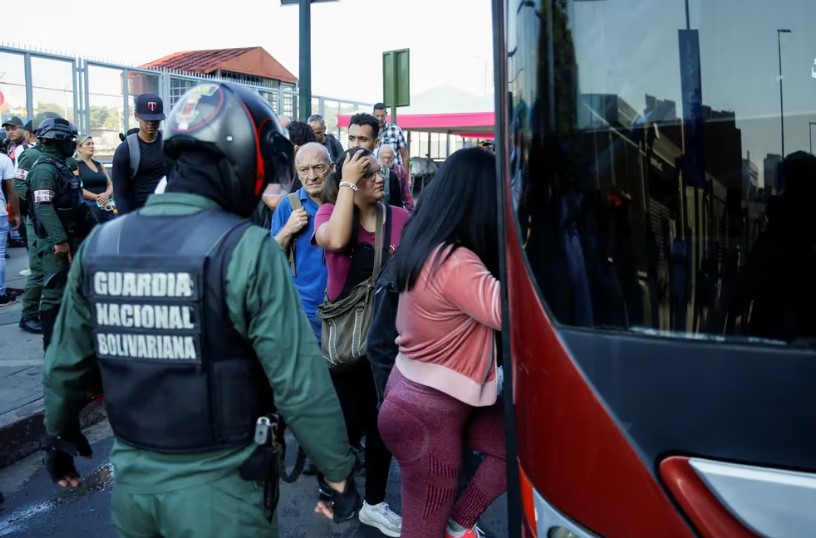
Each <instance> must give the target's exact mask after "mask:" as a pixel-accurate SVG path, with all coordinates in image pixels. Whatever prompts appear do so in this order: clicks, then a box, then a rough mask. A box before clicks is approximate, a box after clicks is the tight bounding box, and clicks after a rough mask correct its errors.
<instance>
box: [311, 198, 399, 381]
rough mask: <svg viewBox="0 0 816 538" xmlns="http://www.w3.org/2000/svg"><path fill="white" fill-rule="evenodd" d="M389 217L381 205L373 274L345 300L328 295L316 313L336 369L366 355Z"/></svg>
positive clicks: (325, 351)
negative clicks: (329, 298)
mask: <svg viewBox="0 0 816 538" xmlns="http://www.w3.org/2000/svg"><path fill="white" fill-rule="evenodd" d="M390 220H391V219H387V218H386V206H385V205H384V204H379V206H378V211H377V229H376V232H375V236H374V270H373V272H372V273H371V276H370V277H369V278H367V279H366V280H364V281H362V282H360V283H359V284H357V285H356V286H354V287H353V288H351V290H350V291H349V294H348V295H347V296H345V297H343V298H342V299H339V300H338V301H335V302H331V301H329V300H328V298H327V299H326V300H325V301H324V302H323V304H321V305H320V306H318V308H317V316H318V317H319V318H320V319H321V320H322V321H323V329H322V333H321V337H322V338H321V340H322V342H321V345H322V348H323V357H324V358H325V359H326V360H327V361H328V363H329V368H331V369H333V370H342V369H344V368H349V367H351V366H353V365H355V364H356V363H357V362H359V361H360V360H361V359H362V358H364V357H365V356H366V345H367V342H368V328H369V325H370V324H371V311H372V306H373V301H374V288H375V286H376V284H377V276H378V275H379V273H380V268H381V267H382V262H383V259H382V258H383V244H384V240H385V238H384V236H385V235H389V233H390V228H391V226H390V224H391V223H390ZM384 222H385V224H386V227H385V228H386V229H385V230H383V224H384ZM389 241H390V237H389Z"/></svg>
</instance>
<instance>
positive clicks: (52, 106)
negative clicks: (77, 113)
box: [34, 103, 70, 116]
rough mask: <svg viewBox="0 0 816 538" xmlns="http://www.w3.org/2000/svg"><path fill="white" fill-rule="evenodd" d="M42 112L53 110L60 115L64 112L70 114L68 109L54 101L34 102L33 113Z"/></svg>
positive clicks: (63, 114)
mask: <svg viewBox="0 0 816 538" xmlns="http://www.w3.org/2000/svg"><path fill="white" fill-rule="evenodd" d="M42 112H54V113H56V114H59V115H60V116H65V115H66V114H70V110H65V107H64V106H62V105H58V104H56V103H36V104H35V105H34V115H35V116H36V115H37V114H40V113H42Z"/></svg>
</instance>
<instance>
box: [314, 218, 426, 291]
mask: <svg viewBox="0 0 816 538" xmlns="http://www.w3.org/2000/svg"><path fill="white" fill-rule="evenodd" d="M332 211H334V204H323V205H322V206H320V209H318V210H317V214H316V215H315V221H314V229H315V232H317V229H318V228H320V225H321V224H325V223H327V222H329V219H330V218H331V214H332ZM410 216H411V214H410V213H408V212H407V211H406V210H404V209H403V208H401V207H396V206H391V239H390V241H389V243H388V250H389V251H390V252H391V253H392V254H393V253H394V251H395V250H396V249H397V247H398V246H399V242H400V237H402V229H403V228H404V227H405V222H406V221H407V220H408V217H410ZM314 242H315V240H314V236H313V237H312V243H313V244H314ZM357 242H358V243H368V244H369V245H371V246H372V247H373V246H374V232H369V231H366V230H364V229H363V227H362V226H360V231H359V232H358V234H357ZM325 254H326V269H327V270H328V273H329V284H328V295H329V301H334V300H336V299H337V297H338V296H339V295H340V292H342V291H343V286H344V285H345V284H346V278H348V272H349V269H350V268H351V256H350V255H348V254H346V253H344V252H329V251H325Z"/></svg>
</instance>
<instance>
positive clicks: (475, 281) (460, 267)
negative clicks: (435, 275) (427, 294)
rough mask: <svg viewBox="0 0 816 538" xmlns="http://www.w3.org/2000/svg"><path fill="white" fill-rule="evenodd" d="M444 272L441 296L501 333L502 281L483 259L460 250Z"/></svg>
mask: <svg viewBox="0 0 816 538" xmlns="http://www.w3.org/2000/svg"><path fill="white" fill-rule="evenodd" d="M441 269H442V270H441V272H442V273H443V275H441V276H442V279H441V282H440V283H441V289H440V292H441V294H442V296H443V297H445V299H447V300H448V301H450V302H451V303H452V304H453V305H455V306H456V307H457V308H459V309H460V310H461V311H462V312H464V313H466V314H467V315H469V316H470V317H472V318H473V319H475V320H476V321H478V322H479V323H481V324H483V325H486V326H488V327H490V328H491V329H495V330H501V298H500V288H499V281H498V280H497V279H495V278H494V277H493V275H491V274H490V271H488V270H487V267H485V265H484V264H483V263H482V260H480V259H479V257H478V256H477V255H476V254H474V253H473V252H472V251H470V250H468V249H466V248H458V249H456V251H455V252H454V253H453V255H451V257H450V258H448V260H447V261H446V262H445V263H444V264H443V266H442V267H441Z"/></svg>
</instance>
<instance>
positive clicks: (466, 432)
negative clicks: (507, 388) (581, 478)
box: [379, 368, 507, 538]
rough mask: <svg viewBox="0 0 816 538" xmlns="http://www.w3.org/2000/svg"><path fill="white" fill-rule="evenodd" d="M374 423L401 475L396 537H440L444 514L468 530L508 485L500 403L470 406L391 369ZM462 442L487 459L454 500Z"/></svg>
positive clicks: (445, 518)
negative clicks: (399, 533)
mask: <svg viewBox="0 0 816 538" xmlns="http://www.w3.org/2000/svg"><path fill="white" fill-rule="evenodd" d="M379 426H380V435H381V436H382V439H383V441H384V442H385V445H386V446H387V447H388V448H389V450H390V451H391V453H392V454H393V455H394V457H395V458H396V459H397V462H399V466H400V473H401V475H402V538H441V537H443V536H444V535H445V524H446V523H447V522H448V519H449V518H450V519H453V520H454V521H456V522H457V523H459V524H460V525H462V526H464V527H468V528H470V527H473V526H474V525H475V524H476V522H477V521H478V520H479V517H481V515H482V514H483V513H484V511H485V510H487V508H488V506H490V504H491V503H492V502H493V501H494V500H496V498H497V497H498V496H499V495H501V494H502V493H504V491H505V490H506V489H507V481H506V475H505V473H506V468H505V446H504V418H503V414H502V406H501V402H498V403H496V404H495V405H492V406H490V407H472V406H470V405H467V404H465V403H463V402H460V401H459V400H457V399H455V398H452V397H450V396H448V395H447V394H445V393H443V392H440V391H438V390H435V389H432V388H430V387H426V386H424V385H419V384H417V383H413V382H411V381H409V380H407V379H405V377H403V376H402V374H400V372H399V370H398V369H397V368H394V369H393V370H392V372H391V377H390V378H389V379H388V386H387V387H386V389H385V401H384V402H383V404H382V407H381V408H380V417H379ZM465 446H467V447H468V448H470V449H473V450H476V451H477V452H481V453H482V454H483V455H484V456H485V458H484V460H483V461H482V463H481V465H480V466H479V470H478V471H477V472H476V474H475V476H474V477H473V480H471V482H470V484H468V486H467V488H465V491H464V492H463V493H462V495H461V496H460V497H459V500H458V501H456V491H457V486H458V485H459V474H460V472H461V469H462V453H463V448H464V447H465ZM454 501H456V505H455V506H454Z"/></svg>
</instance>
